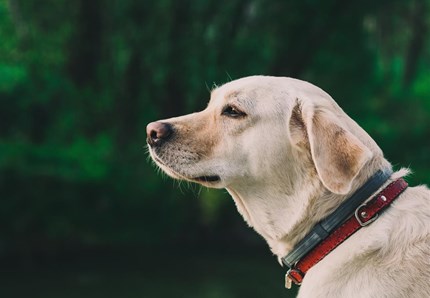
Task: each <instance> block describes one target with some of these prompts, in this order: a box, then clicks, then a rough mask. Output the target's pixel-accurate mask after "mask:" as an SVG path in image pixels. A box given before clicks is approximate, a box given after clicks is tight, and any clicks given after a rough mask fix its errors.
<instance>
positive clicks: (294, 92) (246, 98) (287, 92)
mask: <svg viewBox="0 0 430 298" xmlns="http://www.w3.org/2000/svg"><path fill="white" fill-rule="evenodd" d="M298 98H299V99H301V100H302V101H307V100H311V101H319V102H321V100H322V101H324V102H326V103H327V100H328V101H333V99H331V97H330V95H328V94H327V93H326V92H325V91H323V90H322V89H320V88H319V87H317V86H315V85H313V84H311V83H308V82H306V81H302V80H298V79H293V78H286V77H271V76H251V77H245V78H241V79H238V80H234V81H231V82H228V83H226V84H224V85H222V86H220V87H218V88H216V89H214V90H213V91H212V93H211V100H210V102H209V105H210V106H223V105H225V104H226V103H230V102H237V103H239V104H245V105H248V106H255V105H258V104H259V103H262V104H266V103H267V101H268V100H272V101H276V102H277V103H278V104H282V103H287V105H290V104H291V103H293V102H295V101H296V99H298Z"/></svg>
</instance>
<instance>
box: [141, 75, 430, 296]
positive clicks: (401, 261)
mask: <svg viewBox="0 0 430 298" xmlns="http://www.w3.org/2000/svg"><path fill="white" fill-rule="evenodd" d="M147 134H148V138H147V141H148V144H149V148H150V154H151V156H152V158H153V159H154V161H155V162H156V164H157V165H158V166H159V167H160V168H161V169H162V170H164V171H165V172H166V173H167V174H169V175H170V176H172V177H174V178H177V179H183V180H188V181H192V182H197V183H200V184H202V185H205V186H208V187H213V188H226V189H227V191H228V192H229V193H230V194H231V196H232V197H233V199H234V201H235V203H236V206H237V209H238V211H239V212H240V213H241V214H242V216H243V217H244V219H245V220H246V222H247V223H248V224H249V225H250V226H252V227H253V228H254V229H255V230H256V231H257V232H258V233H259V234H261V235H262V236H263V237H264V238H265V240H266V241H267V243H268V244H269V246H270V248H271V250H272V252H273V253H274V254H275V255H276V256H277V257H278V259H279V260H281V259H282V258H283V257H285V256H286V255H287V254H288V253H290V252H291V251H292V250H293V248H294V247H295V246H296V245H297V244H298V243H300V241H301V240H302V239H303V238H304V237H305V236H306V235H307V234H308V233H309V232H310V231H311V229H312V227H313V226H315V225H316V224H317V223H318V222H320V221H321V220H323V219H324V218H326V217H328V216H329V215H330V214H331V213H332V212H333V210H335V209H336V208H338V206H340V205H341V204H342V202H344V201H345V200H347V198H349V197H350V196H351V195H352V194H353V193H354V192H355V191H356V190H357V189H359V188H360V187H361V186H362V185H363V184H365V183H366V181H367V180H368V179H369V178H370V177H371V176H372V175H373V174H374V173H375V172H377V171H378V170H380V169H390V170H391V165H390V163H389V162H388V161H387V160H386V159H385V158H384V156H383V153H382V151H381V149H380V148H379V147H378V145H377V144H376V143H375V142H374V141H373V139H372V138H371V137H370V136H369V135H368V134H367V133H366V132H365V131H364V130H363V129H362V128H360V126H358V125H357V123H355V122H354V121H353V120H352V119H351V118H349V117H348V116H347V115H346V114H345V113H344V112H343V111H342V109H341V108H340V107H339V106H338V105H337V104H336V103H335V102H334V100H333V99H332V98H331V97H330V96H329V95H328V94H327V93H325V92H324V91H323V90H321V89H319V88H318V87H316V86H314V85H312V84H310V83H307V82H304V81H300V80H296V79H291V78H278V77H266V76H252V77H246V78H242V79H239V80H236V81H232V82H230V83H227V84H225V85H223V86H221V87H219V88H217V89H215V90H213V91H212V94H211V99H210V103H209V105H208V107H207V108H206V109H205V110H204V111H201V112H198V113H194V114H190V115H186V116H182V117H177V118H171V119H166V120H160V121H158V122H153V123H150V124H149V125H148V126H147ZM406 174H407V170H401V171H399V172H396V173H393V174H392V175H391V176H390V177H389V179H388V180H387V181H386V182H385V184H384V185H382V186H381V189H382V188H383V187H385V186H386V185H388V184H389V183H390V182H391V181H393V180H395V179H397V178H399V177H401V176H404V175H406ZM299 297H331V298H333V297H360V298H363V297H378V298H380V297H390V298H393V297H430V191H429V190H428V189H427V188H426V187H425V186H418V187H409V188H407V189H406V190H405V191H404V192H403V193H402V194H401V195H400V196H399V197H398V198H397V199H396V200H395V201H394V202H393V203H392V204H391V206H390V207H388V209H387V210H386V211H385V212H384V213H383V214H381V215H380V216H379V218H378V219H377V220H376V221H375V222H373V223H372V224H370V225H368V226H366V227H364V228H361V229H360V230H359V231H358V232H356V233H354V234H353V235H352V236H351V237H349V238H348V239H347V240H346V241H345V242H343V243H342V244H340V245H339V246H338V247H337V248H335V249H334V250H333V251H332V252H331V253H329V254H328V255H327V256H325V257H324V258H323V259H322V260H321V261H320V262H318V263H317V264H316V265H315V266H313V267H312V268H311V269H310V270H309V271H308V272H307V274H306V276H305V278H304V280H303V283H302V286H301V288H300V291H299Z"/></svg>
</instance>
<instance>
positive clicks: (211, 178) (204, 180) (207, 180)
mask: <svg viewBox="0 0 430 298" xmlns="http://www.w3.org/2000/svg"><path fill="white" fill-rule="evenodd" d="M152 158H153V159H154V160H155V162H156V163H157V164H158V165H159V166H160V167H161V168H162V169H163V170H164V171H165V172H166V173H167V174H169V175H171V176H172V177H174V178H176V179H182V180H189V181H193V182H197V183H201V184H215V183H218V182H220V181H221V177H220V176H219V175H203V176H197V177H190V176H188V175H185V174H183V173H180V172H178V171H176V170H174V169H173V168H172V167H170V166H168V165H167V164H166V163H165V162H164V161H163V160H161V158H159V157H158V156H157V155H156V154H153V155H152Z"/></svg>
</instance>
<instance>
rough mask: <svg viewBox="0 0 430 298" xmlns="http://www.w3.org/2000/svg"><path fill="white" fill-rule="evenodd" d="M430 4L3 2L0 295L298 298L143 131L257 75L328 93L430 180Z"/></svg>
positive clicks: (249, 238)
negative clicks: (152, 156)
mask: <svg viewBox="0 0 430 298" xmlns="http://www.w3.org/2000/svg"><path fill="white" fill-rule="evenodd" d="M429 28H430V1H429V0H411V1H405V0H389V1H388V0H380V1H374V0H362V1H343V0H338V1H335V0H326V1H316V0H300V1H299V0H297V1H291V0H290V1H287V0H270V1H262V0H230V1H224V2H220V1H215V0H207V1H204V0H200V1H197V0H194V1H191V0H188V1H187V0H176V1H175V0H158V1H144V0H142V1H132V0H121V1H119V0H117V1H114V0H112V1H103V0H73V1H70V0H45V1H37V0H0V200H1V201H0V202H1V205H0V260H1V264H0V265H1V266H0V269H1V271H0V296H1V297H203V298H206V297H208V298H216V297H223V298H229V297H281V296H282V297H287V296H288V294H291V293H287V292H285V291H284V290H283V288H282V287H283V274H284V270H283V269H282V268H280V266H279V265H278V264H277V261H276V260H275V258H274V257H273V256H271V254H270V252H269V249H268V248H267V247H266V244H265V242H264V240H263V239H261V238H260V237H259V236H257V235H256V233H255V232H253V231H252V230H251V229H249V228H247V227H246V224H245V223H244V222H243V220H242V218H241V217H240V215H239V214H238V213H237V211H236V208H235V206H234V204H233V202H232V200H231V199H230V198H229V197H228V195H227V194H226V192H225V191H220V190H217V191H214V190H207V189H205V188H200V187H199V186H189V185H186V184H179V183H178V182H174V181H173V180H171V179H169V178H166V177H163V175H160V174H157V171H156V169H155V167H154V166H153V165H152V164H151V162H150V160H149V158H148V154H147V149H146V142H145V138H146V134H145V127H146V124H147V123H149V122H151V121H154V120H157V119H161V118H166V117H171V116H177V115H181V114H184V113H189V112H192V111H197V110H200V109H202V108H204V107H205V106H206V103H207V101H208V98H209V90H210V89H211V88H212V87H213V85H214V84H216V85H221V84H223V83H225V82H228V81H230V80H232V79H236V78H240V77H243V76H247V75H253V74H266V75H277V76H292V77H296V78H300V79H304V80H308V81H310V82H312V83H314V84H316V85H318V86H320V87H322V88H323V89H325V90H326V91H327V92H328V93H330V94H331V95H332V96H333V98H334V99H335V100H336V101H337V102H338V103H339V104H340V105H341V106H342V107H343V108H344V110H345V111H346V112H347V113H348V114H349V115H350V116H351V117H352V118H353V119H355V120H356V121H357V122H358V123H359V124H360V125H361V126H362V127H364V128H365V129H366V130H367V131H368V132H369V134H370V135H371V136H373V138H374V139H375V140H376V141H377V142H378V143H379V144H380V146H381V148H382V149H383V150H384V152H385V154H386V156H387V158H388V159H389V160H390V161H392V162H393V164H394V165H395V167H396V168H399V167H400V166H406V167H409V166H410V167H411V168H412V169H413V170H414V174H413V175H412V176H410V178H409V182H410V183H411V184H419V183H429V182H430V179H429V171H430V163H429V160H430V156H429V154H428V152H429V149H430V117H429V116H430V71H429V67H430V40H429V37H430V33H429Z"/></svg>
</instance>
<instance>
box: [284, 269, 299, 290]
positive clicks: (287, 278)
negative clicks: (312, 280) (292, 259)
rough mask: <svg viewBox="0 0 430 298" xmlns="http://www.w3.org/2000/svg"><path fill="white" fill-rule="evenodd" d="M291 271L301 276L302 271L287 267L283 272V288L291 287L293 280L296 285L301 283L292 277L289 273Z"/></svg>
mask: <svg viewBox="0 0 430 298" xmlns="http://www.w3.org/2000/svg"><path fill="white" fill-rule="evenodd" d="M291 272H295V273H298V274H300V276H301V277H302V278H303V273H302V272H300V271H299V270H297V269H294V268H291V269H288V271H287V273H286V274H285V288H287V289H291V285H292V283H293V282H294V283H295V284H296V285H298V286H300V285H301V284H302V283H301V282H299V281H298V280H297V279H296V278H294V276H292V275H291Z"/></svg>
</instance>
